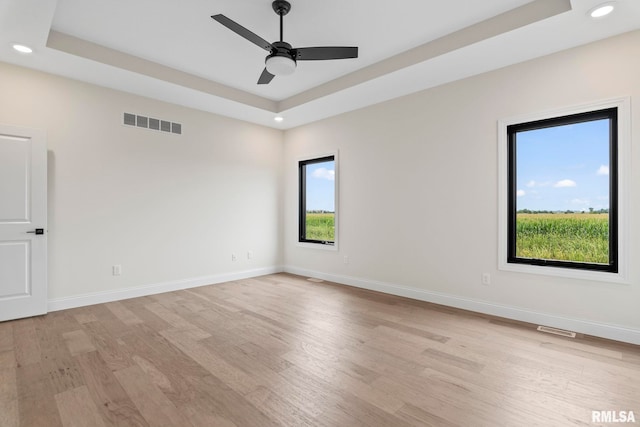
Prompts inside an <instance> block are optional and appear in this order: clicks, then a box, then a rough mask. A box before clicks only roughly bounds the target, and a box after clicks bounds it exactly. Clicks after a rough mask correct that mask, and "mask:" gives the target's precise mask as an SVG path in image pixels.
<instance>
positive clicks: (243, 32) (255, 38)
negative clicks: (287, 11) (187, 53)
mask: <svg viewBox="0 0 640 427" xmlns="http://www.w3.org/2000/svg"><path fill="white" fill-rule="evenodd" d="M211 17H212V18H213V19H214V20H216V21H218V22H219V23H221V24H222V25H224V26H225V27H227V28H228V29H230V30H231V31H233V32H234V33H236V34H238V35H239V36H242V37H244V38H245V39H247V40H249V41H250V42H251V43H253V44H255V45H257V46H260V47H261V48H263V49H264V50H266V51H268V52H271V50H272V49H273V46H271V43H269V42H268V41H266V40H265V39H263V38H262V37H260V36H259V35H257V34H255V33H253V32H251V31H249V30H247V29H246V28H245V27H243V26H242V25H240V24H238V23H237V22H235V21H233V20H231V19H229V18H227V17H226V16H224V15H221V14H218V15H212V16H211Z"/></svg>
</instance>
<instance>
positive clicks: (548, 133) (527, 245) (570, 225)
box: [507, 108, 618, 273]
mask: <svg viewBox="0 0 640 427" xmlns="http://www.w3.org/2000/svg"><path fill="white" fill-rule="evenodd" d="M617 121H618V110H617V108H608V109H603V110H598V111H590V112H585V113H580V114H572V115H567V116H562V117H556V118H550V119H545V120H538V121H532V122H527V123H517V124H512V125H509V126H507V144H508V151H507V157H508V160H507V161H508V189H507V197H508V217H507V222H508V225H507V226H508V239H507V263H512V264H529V265H541V266H549V267H562V268H572V269H582V270H595V271H603V272H611V273H617V272H618V166H617V159H618V156H617V150H618V123H617Z"/></svg>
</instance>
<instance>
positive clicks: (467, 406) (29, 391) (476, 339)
mask: <svg viewBox="0 0 640 427" xmlns="http://www.w3.org/2000/svg"><path fill="white" fill-rule="evenodd" d="M638 396H640V346H634V345H630V344H624V343H619V342H612V341H608V340H603V339H599V338H593V337H586V336H581V335H579V336H578V337H577V338H575V339H568V338H564V337H559V336H552V335H548V334H542V333H540V332H538V331H536V328H535V325H531V324H526V323H522V322H515V321H509V320H505V319H499V318H495V317H492V316H488V315H482V314H477V313H471V312H467V311H464V310H459V309H455V308H451V307H443V306H438V305H435V304H430V303H425V302H421V301H416V300H410V299H405V298H402V297H396V296H390V295H384V294H380V293H376V292H373V291H368V290H364V289H357V288H350V287H345V286H341V285H337V284H334V283H330V282H321V283H313V282H309V281H307V280H306V278H304V277H299V276H295V275H291V274H284V273H282V274H273V275H268V276H264V277H259V278H253V279H244V280H238V281H233V282H227V283H222V284H217V285H212V286H203V287H200V288H194V289H190V290H186V291H176V292H170V293H167V294H161V295H153V296H147V297H140V298H133V299H129V300H125V301H118V302H113V303H108V304H98V305H94V306H90V307H82V308H77V309H72V310H65V311H58V312H53V313H49V314H48V315H45V316H40V317H36V318H33V319H23V320H17V321H10V322H2V323H0V426H1V427H5V426H8V427H18V426H20V427H41V426H45V427H50V426H51V427H67V426H72V427H73V426H78V425H81V426H98V427H100V426H105V427H110V426H121V425H122V426H147V425H149V426H167V427H170V426H179V427H183V426H198V427H200V426H209V425H212V426H217V427H254V426H259V427H263V426H264V427H270V426H287V427H288V426H314V427H315V426H318V427H337V426H340V427H342V426H349V427H352V426H353V427H358V426H362V427H380V426H393V427H406V426H414V427H415V426H431V425H433V426H438V427H440V426H444V427H451V426H470V425H473V426H476V425H478V426H481V425H485V426H525V425H526V426H535V425H539V426H551V425H553V426H556V425H557V426H587V425H592V423H591V411H592V410H617V411H623V410H624V411H634V413H635V414H636V417H637V418H640V400H639V399H638Z"/></svg>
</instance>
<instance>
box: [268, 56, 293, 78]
mask: <svg viewBox="0 0 640 427" xmlns="http://www.w3.org/2000/svg"><path fill="white" fill-rule="evenodd" d="M266 66H267V71H268V72H270V73H271V74H273V75H274V76H288V75H290V74H293V72H294V71H295V70H296V61H294V60H293V59H292V58H289V57H286V56H279V55H278V56H269V57H268V58H267V60H266Z"/></svg>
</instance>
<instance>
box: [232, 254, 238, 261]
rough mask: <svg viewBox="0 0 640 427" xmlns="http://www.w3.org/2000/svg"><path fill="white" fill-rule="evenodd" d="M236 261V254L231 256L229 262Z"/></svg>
mask: <svg viewBox="0 0 640 427" xmlns="http://www.w3.org/2000/svg"><path fill="white" fill-rule="evenodd" d="M237 260H238V257H237V256H236V254H231V261H233V262H236V261H237Z"/></svg>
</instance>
